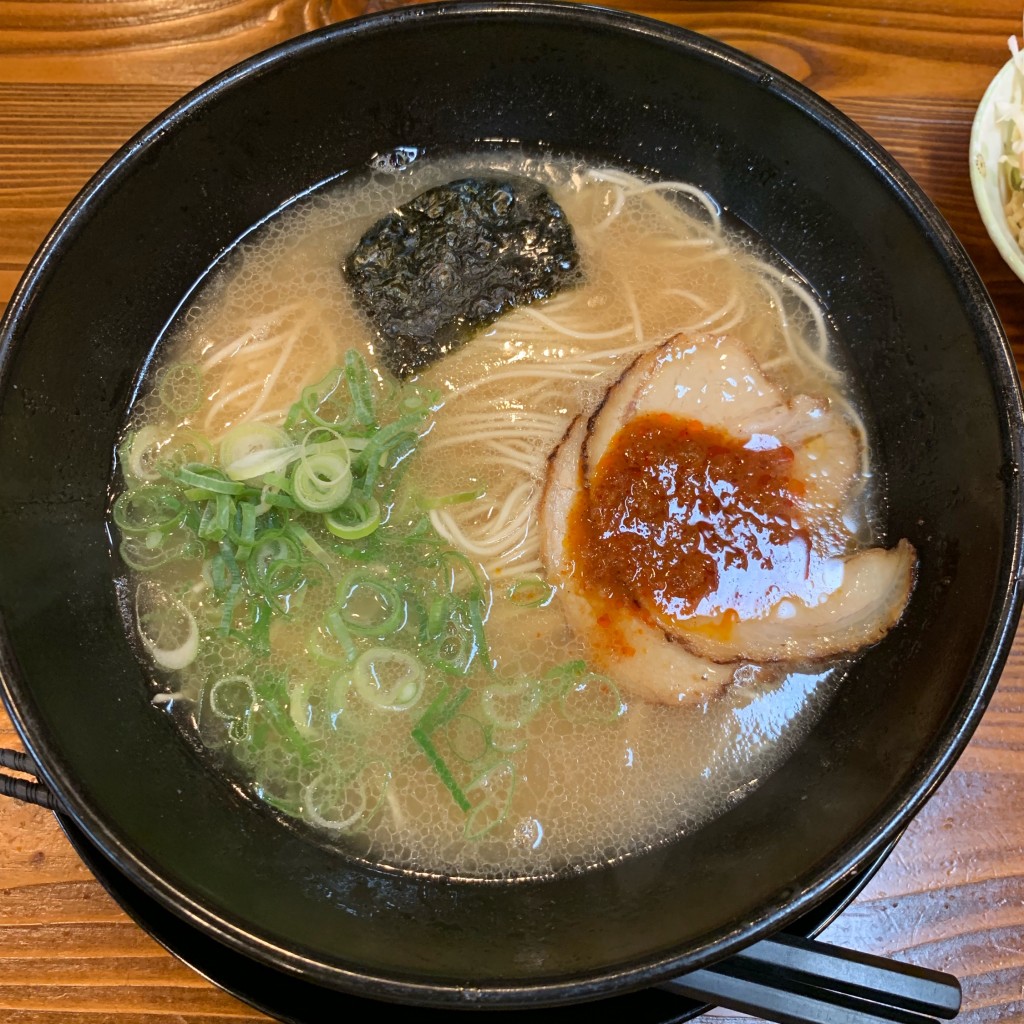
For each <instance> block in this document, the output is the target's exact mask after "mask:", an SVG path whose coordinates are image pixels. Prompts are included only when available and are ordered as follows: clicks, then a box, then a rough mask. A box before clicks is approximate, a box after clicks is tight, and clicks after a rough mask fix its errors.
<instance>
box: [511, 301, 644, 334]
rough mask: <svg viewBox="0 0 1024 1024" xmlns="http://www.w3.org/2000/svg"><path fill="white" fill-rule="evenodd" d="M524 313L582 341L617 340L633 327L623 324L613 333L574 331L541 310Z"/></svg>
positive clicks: (525, 311)
mask: <svg viewBox="0 0 1024 1024" xmlns="http://www.w3.org/2000/svg"><path fill="white" fill-rule="evenodd" d="M522 312H523V313H524V314H525V315H526V316H529V317H532V318H533V319H534V320H536V321H537V322H538V323H542V324H545V325H546V326H548V327H550V328H551V330H553V331H557V332H558V333H559V334H564V335H565V336H566V337H567V338H579V339H580V340H581V341H603V340H604V339H606V338H617V337H619V335H621V334H628V333H629V332H630V330H631V329H632V326H633V325H632V324H623V325H622V326H621V327H616V328H615V329H614V330H611V331H574V330H572V329H570V328H567V327H565V326H563V325H562V324H560V323H559V322H558V321H557V320H554V319H553V318H552V317H550V316H545V315H544V314H543V313H541V312H540V310H537V309H524V310H522Z"/></svg>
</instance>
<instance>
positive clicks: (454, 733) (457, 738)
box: [445, 714, 491, 762]
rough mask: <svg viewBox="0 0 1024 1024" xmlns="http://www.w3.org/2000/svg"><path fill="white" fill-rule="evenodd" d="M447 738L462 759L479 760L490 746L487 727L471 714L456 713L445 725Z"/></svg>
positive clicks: (453, 750)
mask: <svg viewBox="0 0 1024 1024" xmlns="http://www.w3.org/2000/svg"><path fill="white" fill-rule="evenodd" d="M445 739H447V740H448V746H449V747H450V748H451V751H452V753H453V754H454V755H455V756H456V757H457V758H458V759H459V760H460V761H467V762H473V761H479V760H480V758H481V757H483V756H484V754H486V753H487V751H488V749H489V747H490V745H491V744H490V740H489V739H488V737H487V729H486V728H484V725H483V723H482V722H480V721H478V720H477V719H475V718H473V717H472V716H471V715H462V714H460V715H456V716H455V717H454V718H453V719H452V720H451V721H450V722H449V723H448V725H447V726H446V727H445Z"/></svg>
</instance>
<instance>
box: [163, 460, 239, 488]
mask: <svg viewBox="0 0 1024 1024" xmlns="http://www.w3.org/2000/svg"><path fill="white" fill-rule="evenodd" d="M174 478H175V479H176V480H177V481H178V482H179V483H180V484H182V485H183V486H184V487H191V488H195V489H196V490H200V491H206V492H207V493H208V494H211V495H212V494H230V495H233V496H237V495H239V494H244V493H245V484H243V483H241V482H239V481H237V480H229V479H228V478H227V477H226V476H225V475H224V474H223V473H222V472H221V471H220V470H219V469H214V468H213V466H204V465H203V464H202V463H195V462H190V463H189V464H188V465H187V466H182V467H181V468H180V469H178V470H176V471H175V474H174Z"/></svg>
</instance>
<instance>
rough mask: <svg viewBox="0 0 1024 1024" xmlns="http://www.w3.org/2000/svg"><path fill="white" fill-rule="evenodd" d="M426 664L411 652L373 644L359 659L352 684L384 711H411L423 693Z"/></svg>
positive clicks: (354, 669) (353, 668) (367, 700)
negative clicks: (422, 663)
mask: <svg viewBox="0 0 1024 1024" xmlns="http://www.w3.org/2000/svg"><path fill="white" fill-rule="evenodd" d="M424 678H425V673H424V671H423V666H422V665H421V664H420V663H419V662H418V661H417V660H416V658H414V657H413V656H412V655H411V654H407V653H406V652H405V651H396V650H393V649H392V648H390V647H371V648H370V650H368V651H364V652H363V653H362V654H360V655H359V657H358V658H356V662H355V665H353V667H352V684H353V687H354V689H355V691H356V693H358V694H359V696H360V697H362V698H363V700H365V701H366V702H367V704H372V705H373V706H374V707H376V708H380V709H381V710H384V711H407V710H408V709H409V708H411V707H413V706H414V705H415V704H416V703H417V702H418V701H419V699H420V696H421V695H422V694H423V680H424Z"/></svg>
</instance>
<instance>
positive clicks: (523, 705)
mask: <svg viewBox="0 0 1024 1024" xmlns="http://www.w3.org/2000/svg"><path fill="white" fill-rule="evenodd" d="M542 698H543V693H542V690H541V686H540V683H538V682H536V681H535V680H532V679H517V680H515V682H511V683H492V684H491V685H490V686H488V687H487V689H485V690H484V692H483V694H482V696H481V698H480V705H481V707H482V709H483V712H484V714H485V715H486V716H487V718H488V719H489V720H490V722H491V723H492V724H493V725H496V726H498V727H499V728H502V729H521V728H522V727H523V726H524V725H526V723H527V722H529V721H530V719H531V718H533V716H534V715H535V714H536V713H537V710H538V709H539V708H540V706H541V703H542Z"/></svg>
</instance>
